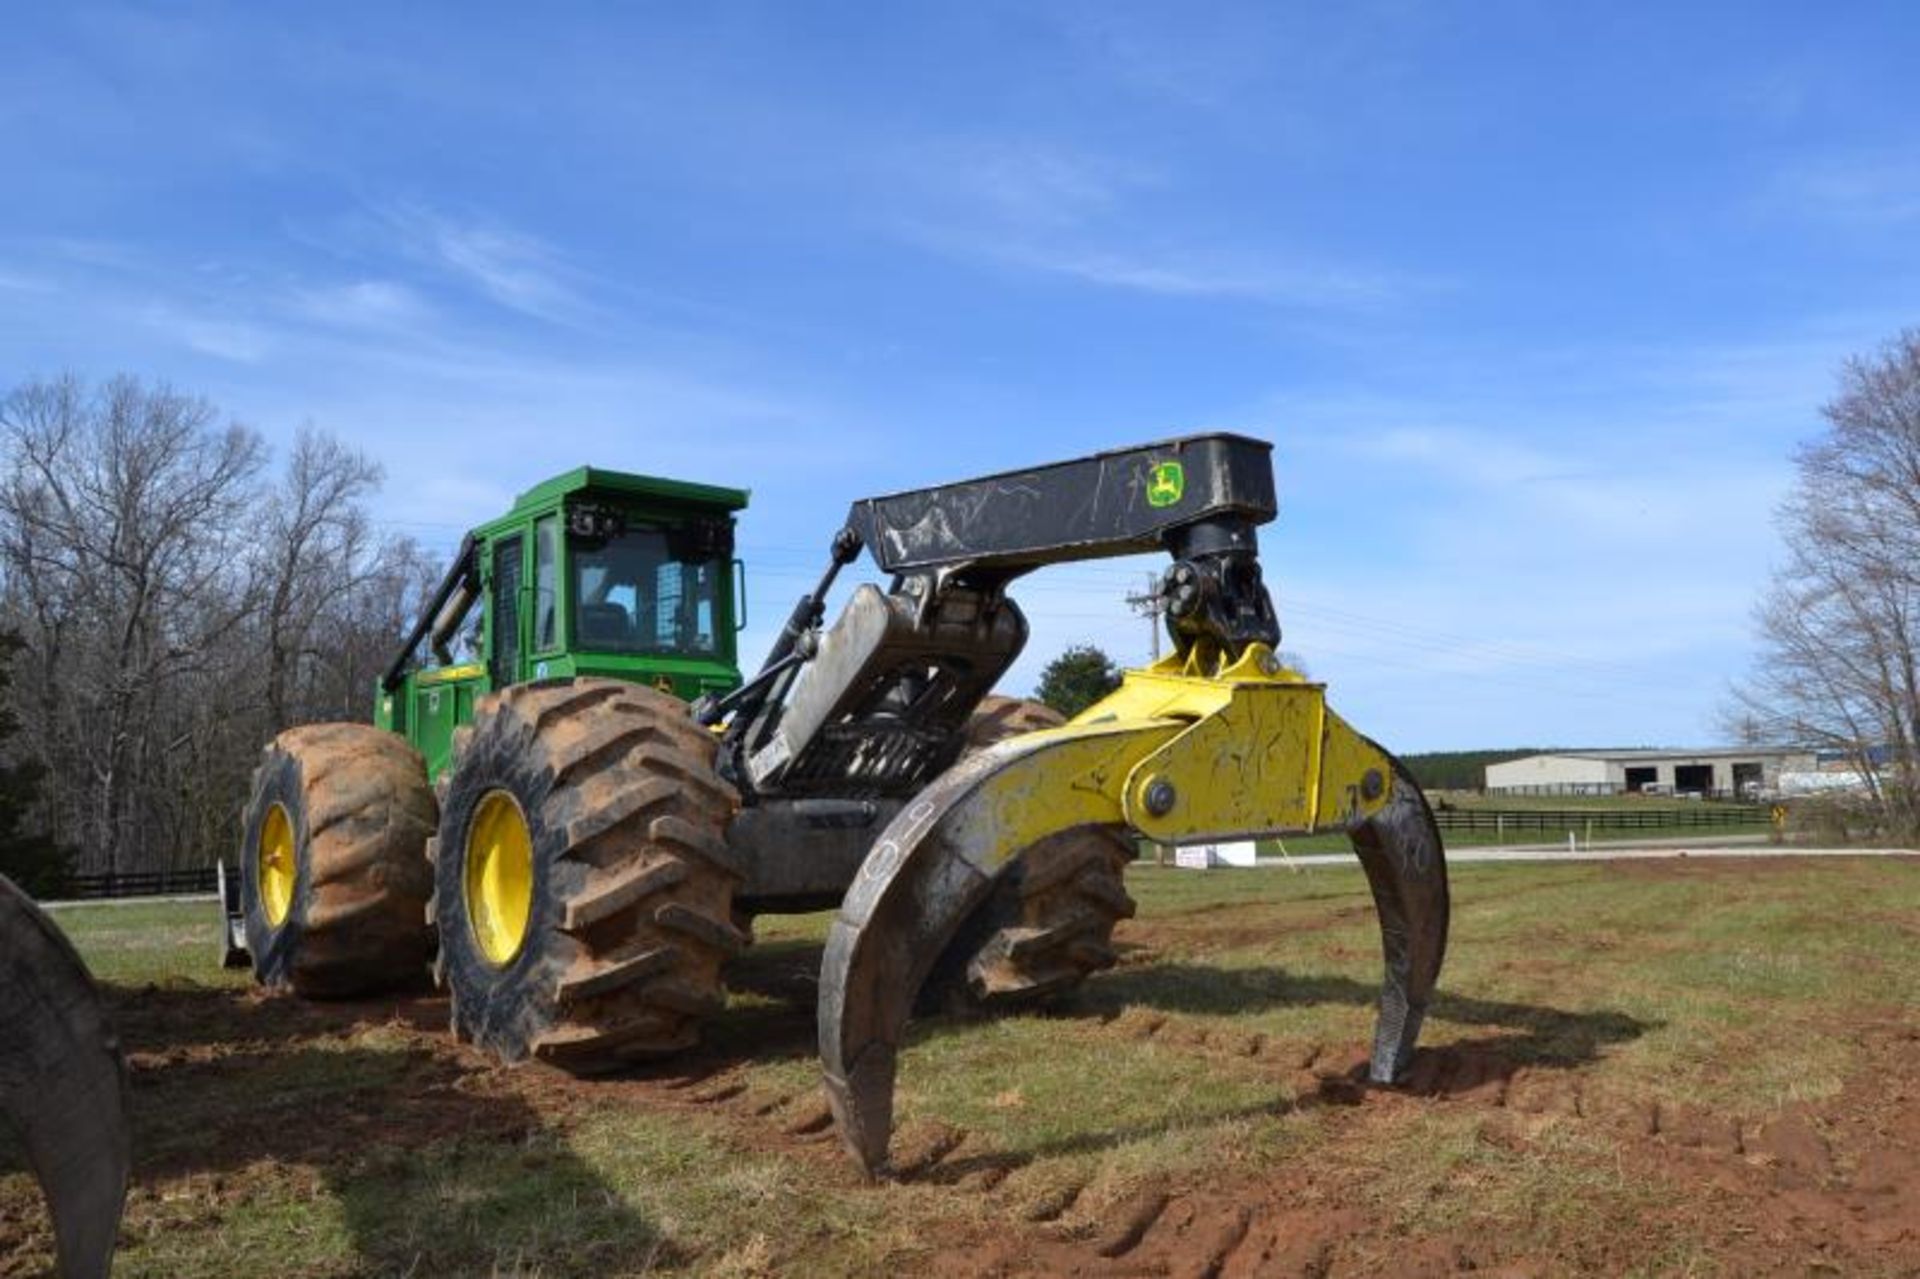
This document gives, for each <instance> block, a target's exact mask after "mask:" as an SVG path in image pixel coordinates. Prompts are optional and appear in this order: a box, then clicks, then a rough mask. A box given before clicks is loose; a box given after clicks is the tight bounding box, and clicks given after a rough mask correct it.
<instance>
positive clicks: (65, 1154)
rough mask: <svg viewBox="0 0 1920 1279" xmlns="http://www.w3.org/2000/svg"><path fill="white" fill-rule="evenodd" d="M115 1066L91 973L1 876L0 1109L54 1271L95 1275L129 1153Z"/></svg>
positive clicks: (114, 1222)
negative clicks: (36, 1204)
mask: <svg viewBox="0 0 1920 1279" xmlns="http://www.w3.org/2000/svg"><path fill="white" fill-rule="evenodd" d="M126 1092H127V1082H126V1068H125V1066H124V1065H123V1063H122V1061H121V1057H120V1049H119V1045H118V1043H117V1042H116V1041H115V1039H114V1037H113V1034H112V1032H111V1031H110V1030H109V1028H108V1026H107V1023H106V1018H105V1016H104V1015H103V1014H102V1012H101V1009H100V997H99V995H98V993H97V992H96V991H95V990H94V986H93V979H92V978H91V977H89V976H88V975H87V970H86V968H85V966H84V965H82V964H81V962H80V957H79V956H78V955H76V954H75V953H74V951H73V947H72V946H71V945H69V944H68V942H67V939H66V937H65V936H63V935H62V934H61V932H60V930H59V929H57V928H55V927H54V926H53V924H52V923H51V922H50V921H49V920H48V919H47V917H46V916H45V915H44V914H43V913H41V911H40V909H39V907H37V906H35V905H34V904H33V902H32V900H31V899H30V898H28V897H27V895H26V894H25V893H23V892H21V891H20V890H19V889H18V888H16V887H15V886H14V885H13V884H12V883H10V882H8V881H7V880H6V879H5V878H3V877H0V1117H4V1119H5V1120H6V1121H7V1122H8V1123H9V1124H10V1125H11V1126H12V1127H13V1128H14V1130H15V1131H16V1132H18V1133H19V1134H20V1137H21V1140H22V1141H23V1142H24V1143H25V1145H26V1149H27V1158H28V1160H29V1162H31V1163H32V1165H33V1170H34V1173H35V1175H36V1176H37V1177H38V1178H39V1180H40V1188H41V1189H42V1190H43V1191H44V1192H45V1193H46V1197H47V1208H48V1211H49V1212H50V1213H51V1214H52V1216H53V1233H54V1242H55V1248H56V1251H57V1253H58V1256H59V1259H60V1273H61V1274H62V1275H63V1276H66V1279H96V1277H99V1276H105V1275H106V1273H107V1271H108V1268H109V1267H110V1266H111V1265H112V1263H113V1247H114V1240H115V1236H116V1235H117V1234H118V1232H119V1228H120V1209H121V1207H122V1205H123V1204H124V1202H125V1200H126V1195H127V1168H128V1164H129V1161H130V1158H131V1155H130V1139H129V1137H128V1132H127V1096H126Z"/></svg>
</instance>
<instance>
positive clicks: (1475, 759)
mask: <svg viewBox="0 0 1920 1279" xmlns="http://www.w3.org/2000/svg"><path fill="white" fill-rule="evenodd" d="M1540 753H1541V752H1540V751H1539V750H1538V749H1537V748H1535V747H1531V746H1528V747H1523V748H1520V749H1518V750H1504V751H1427V752H1425V753H1423V754H1419V755H1402V756H1401V757H1400V762H1401V763H1402V764H1405V765H1406V766H1407V770H1408V771H1409V772H1411V773H1412V774H1413V780H1415V781H1416V782H1419V783H1420V789H1421V790H1482V789H1485V787H1486V784H1487V766H1488V765H1489V764H1505V763H1507V762H1508V761H1509V760H1516V759H1525V758H1526V757H1527V756H1529V755H1538V754H1540Z"/></svg>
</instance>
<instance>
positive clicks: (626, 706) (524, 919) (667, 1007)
mask: <svg viewBox="0 0 1920 1279" xmlns="http://www.w3.org/2000/svg"><path fill="white" fill-rule="evenodd" d="M472 730H473V731H472V732H471V733H470V734H467V735H465V737H464V739H463V740H462V741H461V742H460V743H459V754H458V756H457V758H456V759H455V761H454V763H453V765H452V767H451V768H450V769H449V770H448V771H447V773H446V774H445V775H444V776H443V777H442V779H441V794H440V811H441V820H440V829H439V833H438V834H437V835H436V836H435V838H434V841H433V861H434V871H435V888H434V904H433V912H432V914H433V919H434V921H435V923H436V924H437V925H438V927H439V930H440V959H439V963H438V970H437V976H438V977H439V978H440V980H441V981H442V983H443V984H444V985H445V986H446V987H447V989H448V991H449V992H450V994H451V996H452V1003H453V1029H454V1033H455V1034H456V1035H457V1036H459V1037H460V1038H461V1039H464V1040H467V1041H469V1042H471V1043H474V1044H476V1045H478V1046H480V1047H482V1048H484V1049H486V1050H487V1051H489V1052H491V1053H493V1054H495V1055H496V1056H498V1057H500V1058H502V1059H503V1060H506V1061H517V1060H520V1059H522V1058H524V1057H527V1056H533V1057H537V1058H540V1059H542V1060H545V1061H549V1062H552V1063H553V1064H555V1065H558V1066H561V1067H564V1068H566V1069H568V1070H573V1071H577V1072H582V1073H589V1072H596V1071H604V1070H612V1069H617V1068H619V1067H621V1066H624V1065H626V1064H628V1063H631V1062H635V1061H642V1060H647V1059H651V1058H657V1057H661V1056H665V1055H667V1054H670V1053H674V1052H678V1051H680V1050H682V1049H685V1048H689V1047H691V1046H692V1045H693V1044H694V1043H695V1042H696V1041H697V1039H698V1037H699V1026H700V1022H701V1020H702V1019H703V1018H705V1017H708V1016H710V1015H712V1014H714V1013H716V1012H718V1011H719V1010H720V1009H721V1008H722V1007H724V1005H725V1002H726V998H725V993H724V987H723V986H722V983H721V968H722V966H723V965H724V964H725V962H726V961H727V960H728V959H730V958H731V957H733V956H734V955H736V954H738V953H739V952H740V951H741V950H742V949H744V948H745V946H746V945H747V941H748V939H747V936H746V934H745V933H743V932H742V931H741V930H740V929H738V928H736V927H735V926H734V924H733V922H732V908H733V893H734V889H735V888H736V887H737V885H738V882H739V875H738V872H737V870H736V868H735V866H734V865H733V863H732V859H731V858H730V857H729V855H728V852H727V848H726V844H725V842H724V840H723V838H722V834H723V832H724V831H725V830H726V827H727V823H728V821H729V820H730V819H731V818H732V816H733V812H734V810H735V808H737V807H738V804H739V800H738V797H737V796H736V794H735V793H734V791H733V789H732V788H731V787H730V786H728V785H727V784H726V783H725V782H724V781H722V780H721V779H720V777H719V775H718V774H717V773H716V772H715V771H714V752H715V748H716V745H717V743H716V740H715V738H714V737H713V735H712V734H710V733H707V732H705V731H704V730H702V729H701V728H700V727H699V726H697V725H696V724H694V722H693V721H692V720H691V719H690V718H688V715H687V708H686V705H685V704H684V703H682V702H680V701H679V700H677V699H676V698H674V697H672V696H670V695H668V694H666V693H661V692H657V691H655V690H653V689H650V688H644V687H641V686H638V685H634V684H628V683H622V682H619V681H615V680H605V679H573V680H547V681H541V682H539V683H533V684H523V685H518V686H516V687H513V688H509V689H505V690H503V691H501V692H499V693H495V694H493V695H491V696H489V697H487V698H485V699H483V700H482V701H481V703H480V704H479V706H478V707H476V708H475V713H474V720H473V725H472Z"/></svg>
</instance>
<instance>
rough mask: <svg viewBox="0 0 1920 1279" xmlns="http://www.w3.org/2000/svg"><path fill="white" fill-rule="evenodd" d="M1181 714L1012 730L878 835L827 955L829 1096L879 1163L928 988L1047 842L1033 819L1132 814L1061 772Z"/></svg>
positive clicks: (854, 1146) (1095, 767)
mask: <svg viewBox="0 0 1920 1279" xmlns="http://www.w3.org/2000/svg"><path fill="white" fill-rule="evenodd" d="M1156 728H1157V731H1156ZM1179 728H1180V725H1177V724H1162V725H1158V726H1149V727H1146V728H1143V727H1142V726H1140V725H1137V724H1135V725H1128V726H1126V727H1123V728H1109V729H1107V730H1106V731H1104V732H1103V731H1100V730H1099V729H1093V730H1054V731H1050V732H1043V733H1036V734H1032V735H1030V736H1026V737H1020V738H1015V739H1013V740H1011V741H1006V742H1001V743H998V744H996V745H994V746H990V747H988V748H987V749H986V750H984V751H982V752H981V753H980V754H978V755H975V756H973V757H972V758H970V759H968V760H966V761H965V762H963V763H961V764H960V765H958V766H957V767H955V768H953V769H950V770H948V771H947V772H946V773H945V774H943V775H942V776H941V777H940V778H939V779H938V780H936V781H935V782H934V783H933V784H932V785H931V786H929V787H928V788H927V789H926V790H925V791H923V792H922V793H921V794H920V795H919V797H917V798H916V799H915V800H914V801H913V802H912V803H911V804H909V805H908V806H907V807H906V809H904V810H903V811H902V812H901V813H900V815H899V816H898V817H896V818H895V819H894V821H893V823H892V824H891V825H890V826H888V827H887V829H886V831H885V832H884V833H882V835H881V836H880V838H879V840H878V841H876V842H875V844H874V847H873V851H872V852H871V853H870V854H868V856H867V859H866V861H865V863H864V864H863V865H862V866H861V869H860V874H859V877H858V878H857V879H856V880H855V881H854V884H853V887H852V888H851V889H850V890H849V891H848V893H847V896H846V898H845V900H844V901H843V902H842V903H841V906H840V911H839V914H837V915H836V916H835V917H834V921H833V928H832V930H831V931H830V932H829V933H828V935H827V948H826V955H825V957H824V958H823V959H822V961H821V969H820V972H821V982H820V1055H821V1064H822V1066H823V1068H824V1074H825V1084H826V1091H827V1100H828V1103H829V1104H830V1105H831V1107H832V1109H833V1114H834V1118H835V1119H836V1120H837V1121H838V1124H839V1132H840V1140H841V1142H842V1144H844V1145H845V1146H846V1148H847V1150H848V1152H849V1153H850V1154H852V1155H853V1157H854V1158H855V1159H856V1160H858V1161H859V1162H860V1165H861V1166H862V1167H863V1168H865V1169H866V1170H867V1171H868V1172H874V1171H876V1170H877V1169H879V1168H880V1167H881V1166H882V1165H884V1164H885V1162H886V1157H887V1140H888V1137H889V1136H890V1135H891V1133H892V1129H893V1082H894V1068H895V1062H896V1059H897V1056H898V1053H899V1047H900V1038H901V1033H902V1030H903V1029H904V1027H905V1025H906V1021H907V1017H908V1014H909V1013H910V1012H911V1011H912V1008H913V1005H914V1000H915V998H916V996H918V994H919V992H920V987H921V985H922V984H923V983H924V982H925V981H926V978H927V973H928V971H929V970H930V969H931V968H932V967H933V963H934V961H935V959H937V958H938V957H939V955H940V953H941V952H942V951H944V950H945V949H946V946H947V943H948V942H949V941H951V940H952V938H953V935H954V933H955V932H956V931H958V929H959V927H960V925H961V924H962V923H963V922H964V921H965V920H966V919H967V917H968V916H969V915H970V914H972V913H973V911H974V910H975V909H976V908H977V907H978V906H979V905H980V904H981V903H982V902H983V901H985V900H986V898H987V895H988V893H989V892H991V891H992V888H993V885H994V881H995V878H996V877H997V876H998V875H999V874H1000V872H1001V871H1003V870H1004V869H1005V868H1006V867H1007V866H1009V865H1011V864H1012V861H1013V858H1012V857H1010V856H1008V855H1007V854H1008V853H1009V852H1010V851H1015V850H1019V849H1023V848H1025V847H1027V846H1029V845H1031V844H1032V843H1035V842H1037V838H1035V839H1029V838H1027V837H1026V835H1025V834H1023V833H1022V832H1025V831H1040V832H1043V833H1052V832H1053V831H1055V830H1065V829H1070V828H1072V827H1074V826H1084V825H1089V824H1094V823H1100V822H1105V823H1117V822H1118V821H1119V820H1120V812H1119V807H1118V804H1117V802H1115V801H1114V800H1112V799H1111V798H1110V797H1109V796H1108V795H1106V794H1104V793H1102V792H1101V791H1100V790H1097V789H1091V788H1088V789H1082V790H1079V791H1077V792H1075V791H1073V790H1071V788H1059V787H1056V786H1055V785H1054V784H1053V783H1054V782H1055V781H1057V779H1060V778H1062V777H1066V776H1071V775H1074V774H1083V775H1085V774H1100V775H1117V776H1118V777H1121V778H1124V777H1125V775H1126V772H1127V770H1128V768H1129V767H1131V765H1132V764H1133V763H1134V762H1136V761H1137V760H1138V759H1139V758H1140V757H1141V756H1142V755H1144V754H1145V753H1147V751H1148V750H1150V749H1151V748H1152V746H1153V745H1154V744H1156V743H1157V742H1159V741H1162V740H1164V739H1165V738H1166V737H1168V736H1171V735H1172V734H1174V733H1175V732H1177V731H1178V730H1179ZM1043 757H1044V758H1043ZM1023 766H1024V767H1023ZM996 783H999V784H996ZM1049 814H1052V816H1051V817H1050V816H1049Z"/></svg>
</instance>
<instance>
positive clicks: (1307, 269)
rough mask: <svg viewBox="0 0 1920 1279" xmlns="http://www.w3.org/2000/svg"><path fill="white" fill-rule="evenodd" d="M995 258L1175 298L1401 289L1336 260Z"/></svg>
mask: <svg viewBox="0 0 1920 1279" xmlns="http://www.w3.org/2000/svg"><path fill="white" fill-rule="evenodd" d="M994 256H996V257H997V258H998V259H999V260H1001V261H1003V262H1009V263H1013V264H1016V265H1019V266H1024V267H1030V268H1032V269H1034V270H1038V271H1048V272H1051V273H1053V274H1056V275H1065V276H1072V277H1074V278H1075V279H1080V280H1085V281H1087V282H1088V283H1090V284H1098V285H1102V286H1104V287H1106V288H1113V289H1130V290H1133V291H1135V292H1139V293H1155V294H1159V295H1161V296H1163V297H1176V298H1182V297H1183V298H1243V299H1247V300H1250V301H1257V302H1276V303H1279V302H1289V303H1298V304H1307V305H1327V306H1350V305H1366V304H1370V303H1378V302H1384V301H1386V300H1388V299H1389V298H1391V297H1393V296H1395V295H1396V294H1398V293H1399V292H1401V290H1402V287H1403V286H1401V285H1400V284H1398V283H1396V282H1394V281H1392V280H1389V279H1387V278H1386V277H1385V276H1379V275H1367V274H1364V273H1361V272H1355V271H1348V270H1343V269H1341V268H1338V267H1331V266H1328V267H1312V266H1302V267H1291V268H1290V267H1285V266H1280V265H1277V264H1275V263H1273V262H1271V261H1266V260H1262V259H1257V258H1255V259H1249V260H1247V261H1242V262H1226V261H1221V260H1219V259H1217V258H1210V257H1208V256H1207V255H1205V254H1197V253H1184V254H1183V253H1182V252H1181V251H1179V250H1171V251H1169V252H1168V253H1167V255H1166V256H1164V257H1155V256H1152V255H1150V254H1149V255H1144V256H1142V255H1132V254H1127V253H1116V252H1109V251H1106V250H1102V249H1088V248H1077V247H1062V248H1050V247H1047V246H1043V245H1035V244H1027V245H1019V244H1007V245H1000V246H998V247H997V249H996V250H995V251H994Z"/></svg>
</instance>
